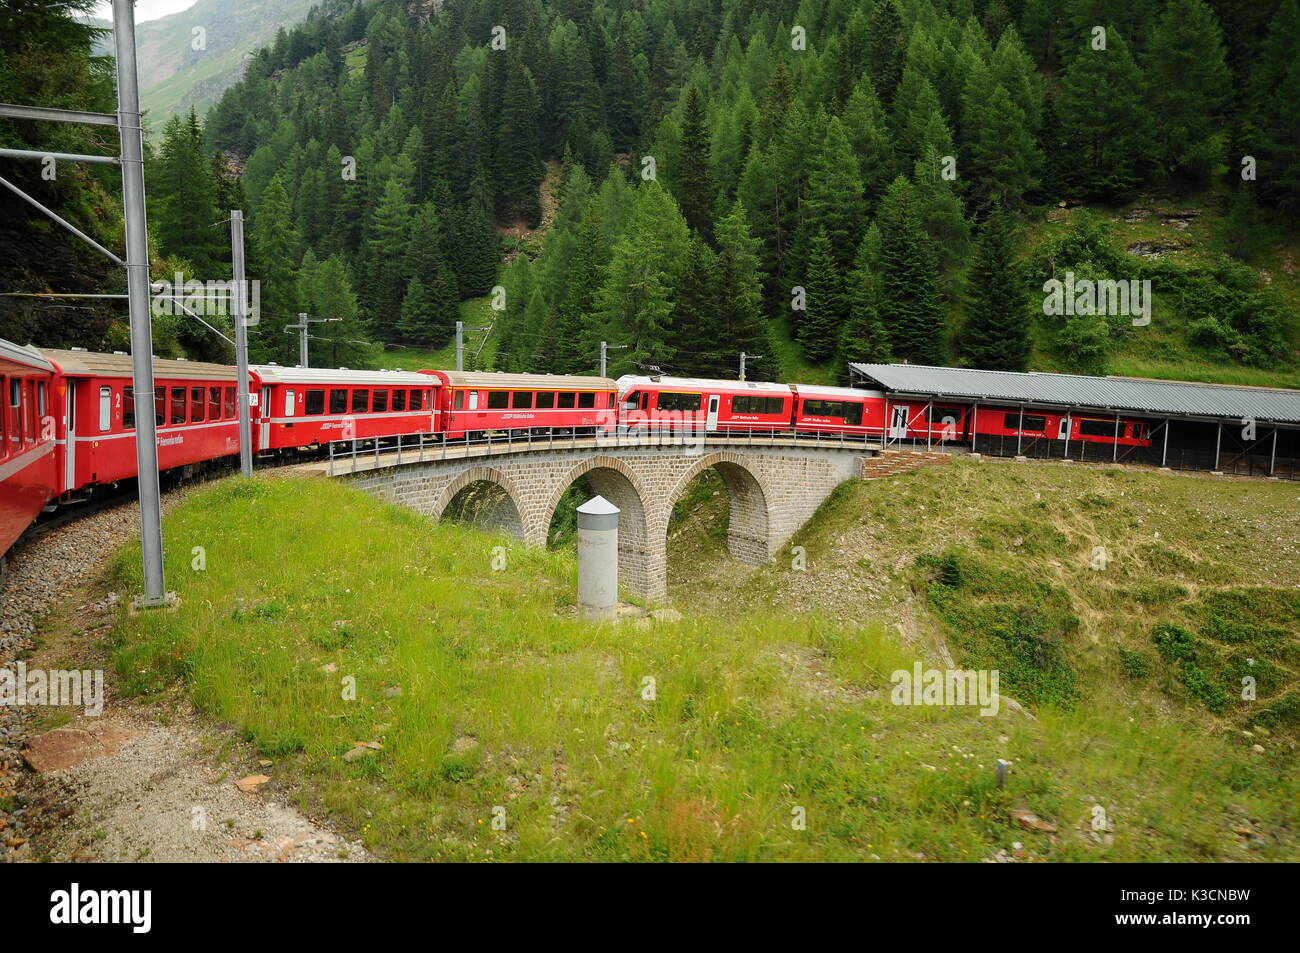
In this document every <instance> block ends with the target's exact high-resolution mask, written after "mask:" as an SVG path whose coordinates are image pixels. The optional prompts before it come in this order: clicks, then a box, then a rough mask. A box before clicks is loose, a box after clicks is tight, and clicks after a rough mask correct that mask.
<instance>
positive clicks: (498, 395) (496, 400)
mask: <svg viewBox="0 0 1300 953" xmlns="http://www.w3.org/2000/svg"><path fill="white" fill-rule="evenodd" d="M509 406H510V391H508V390H490V391H488V410H504V409H505V408H507V407H509Z"/></svg>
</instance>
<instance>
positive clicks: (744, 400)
mask: <svg viewBox="0 0 1300 953" xmlns="http://www.w3.org/2000/svg"><path fill="white" fill-rule="evenodd" d="M762 399H763V398H761V397H746V396H745V395H743V394H742V395H741V396H739V397H733V398H731V412H732V413H733V414H751V413H758V411H756V410H754V408H753V407H752V406H751V404H752V402H753V401H755V400H759V401H761V400H762Z"/></svg>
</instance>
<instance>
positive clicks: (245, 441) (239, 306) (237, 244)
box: [230, 208, 253, 477]
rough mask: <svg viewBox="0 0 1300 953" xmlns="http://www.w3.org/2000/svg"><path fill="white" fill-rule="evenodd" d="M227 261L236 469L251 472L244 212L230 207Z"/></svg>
mask: <svg viewBox="0 0 1300 953" xmlns="http://www.w3.org/2000/svg"><path fill="white" fill-rule="evenodd" d="M230 264H231V269H232V271H231V276H232V277H233V278H234V282H235V367H236V373H238V375H239V381H238V382H237V383H236V384H235V387H236V390H237V392H238V394H239V472H240V473H242V474H243V475H244V476H246V477H251V476H252V475H253V425H252V421H251V419H250V410H249V403H248V293H247V292H248V289H247V288H246V287H245V285H244V212H243V210H242V209H237V208H236V209H231V210H230Z"/></svg>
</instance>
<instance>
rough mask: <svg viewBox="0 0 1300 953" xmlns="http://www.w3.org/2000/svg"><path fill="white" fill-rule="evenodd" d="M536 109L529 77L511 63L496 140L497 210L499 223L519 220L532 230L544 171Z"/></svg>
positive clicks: (538, 214) (538, 219) (538, 211)
mask: <svg viewBox="0 0 1300 953" xmlns="http://www.w3.org/2000/svg"><path fill="white" fill-rule="evenodd" d="M538 108H539V107H538V100H537V88H536V86H535V85H534V84H533V78H532V75H531V74H530V73H529V71H528V68H527V67H526V66H524V65H523V64H522V63H521V62H518V61H515V62H514V63H512V64H511V67H510V71H509V76H508V78H507V80H506V86H505V92H504V94H503V97H502V102H501V122H500V126H499V129H498V132H497V140H496V165H495V173H496V187H497V195H498V197H499V200H498V208H499V211H500V213H501V218H502V220H503V221H507V222H512V221H514V220H516V219H520V218H522V219H523V220H524V221H526V222H527V223H528V225H529V226H530V227H533V228H535V227H536V226H537V225H538V224H539V223H540V222H541V220H542V207H541V202H540V200H539V198H538V194H537V187H538V185H539V184H540V183H541V181H542V173H543V171H544V170H543V166H542V160H541V156H540V155H539V154H538V136H539V132H538Z"/></svg>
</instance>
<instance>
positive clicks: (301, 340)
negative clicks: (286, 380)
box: [284, 311, 343, 367]
mask: <svg viewBox="0 0 1300 953" xmlns="http://www.w3.org/2000/svg"><path fill="white" fill-rule="evenodd" d="M342 320H343V319H342V318H309V317H307V315H306V314H304V313H303V312H301V311H299V312H298V323H297V324H286V325H285V326H284V329H285V330H286V331H297V332H298V366H299V367H310V366H311V365H309V364H308V363H307V329H308V328H309V327H311V326H312V325H313V324H329V323H330V322H331V321H342Z"/></svg>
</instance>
